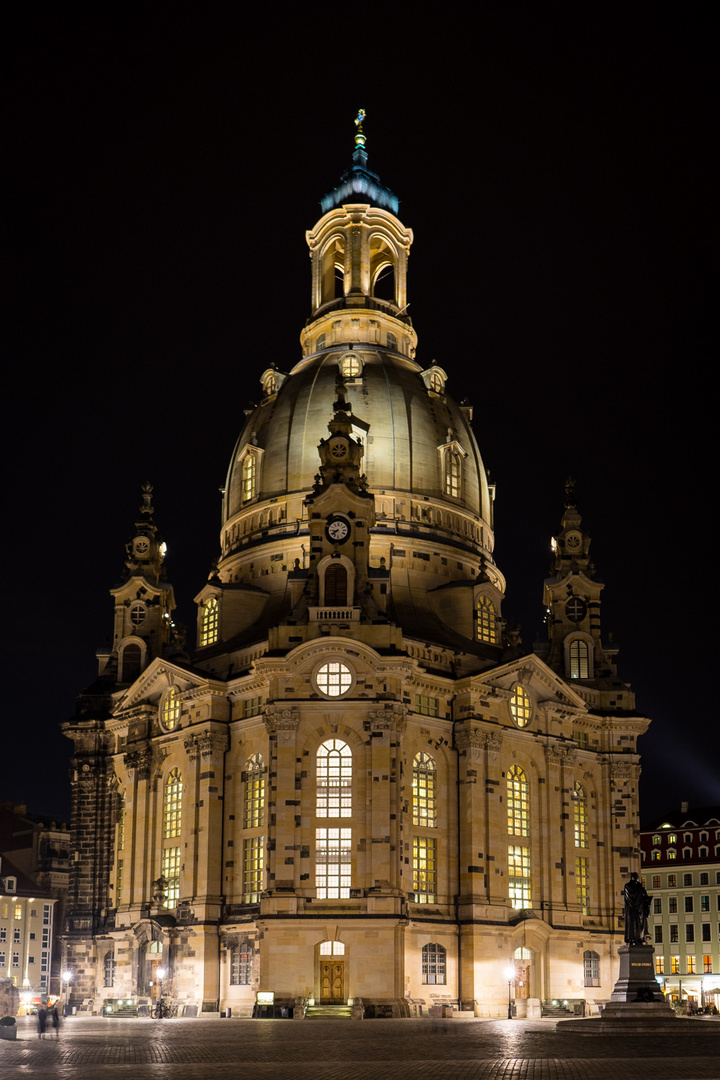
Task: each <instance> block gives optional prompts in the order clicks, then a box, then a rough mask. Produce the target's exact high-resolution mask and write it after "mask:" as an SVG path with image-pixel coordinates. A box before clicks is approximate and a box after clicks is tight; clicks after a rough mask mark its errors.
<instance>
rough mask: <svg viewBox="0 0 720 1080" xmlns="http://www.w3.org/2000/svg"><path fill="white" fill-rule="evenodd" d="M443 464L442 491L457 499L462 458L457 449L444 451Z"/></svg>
mask: <svg viewBox="0 0 720 1080" xmlns="http://www.w3.org/2000/svg"><path fill="white" fill-rule="evenodd" d="M443 465H444V470H443V472H444V475H443V491H444V492H445V494H446V495H450V496H451V497H452V498H453V499H458V498H459V497H460V483H461V480H462V458H461V457H460V455H459V454H458V452H457V450H446V451H445V455H444V458H443Z"/></svg>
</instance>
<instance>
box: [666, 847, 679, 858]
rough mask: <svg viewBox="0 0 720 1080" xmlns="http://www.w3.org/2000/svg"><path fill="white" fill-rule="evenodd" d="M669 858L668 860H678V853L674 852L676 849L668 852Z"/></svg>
mask: <svg viewBox="0 0 720 1080" xmlns="http://www.w3.org/2000/svg"><path fill="white" fill-rule="evenodd" d="M667 857H668V859H677V852H676V851H675V850H674V848H671V849H670V851H668V853H667Z"/></svg>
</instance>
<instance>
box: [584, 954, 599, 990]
mask: <svg viewBox="0 0 720 1080" xmlns="http://www.w3.org/2000/svg"><path fill="white" fill-rule="evenodd" d="M583 972H584V976H585V985H586V986H599V985H600V957H599V956H598V954H597V953H596V952H592V951H591V950H590V949H588V950H587V951H586V952H584V953H583Z"/></svg>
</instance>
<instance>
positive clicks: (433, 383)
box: [420, 364, 447, 394]
mask: <svg viewBox="0 0 720 1080" xmlns="http://www.w3.org/2000/svg"><path fill="white" fill-rule="evenodd" d="M420 378H421V379H422V381H423V382H424V383H425V386H426V387H427V388H428V390H429V391H430V392H431V393H433V394H444V393H445V383H446V382H447V372H445V371H443V369H442V368H441V367H439V366H438V364H432V365H431V366H430V367H429V368H427V369H426V370H425V371H423V372H422V373H421V375H420Z"/></svg>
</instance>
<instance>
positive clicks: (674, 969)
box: [670, 956, 680, 975]
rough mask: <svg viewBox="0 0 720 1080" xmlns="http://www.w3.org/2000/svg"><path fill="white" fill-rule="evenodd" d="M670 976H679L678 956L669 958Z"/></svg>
mask: <svg viewBox="0 0 720 1080" xmlns="http://www.w3.org/2000/svg"><path fill="white" fill-rule="evenodd" d="M670 974H671V975H679V974H680V957H679V956H671V957H670Z"/></svg>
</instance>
